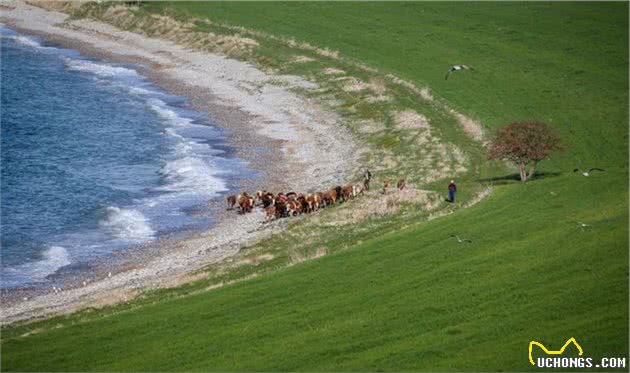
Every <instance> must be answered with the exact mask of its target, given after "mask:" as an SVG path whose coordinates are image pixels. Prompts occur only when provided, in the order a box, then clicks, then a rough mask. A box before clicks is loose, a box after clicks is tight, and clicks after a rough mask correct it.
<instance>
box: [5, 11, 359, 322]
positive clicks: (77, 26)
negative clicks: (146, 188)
mask: <svg viewBox="0 0 630 373" xmlns="http://www.w3.org/2000/svg"><path fill="white" fill-rule="evenodd" d="M3 5H4V7H3V13H2V17H1V19H2V22H3V23H5V24H7V26H9V27H11V28H13V29H15V30H17V31H19V32H24V33H27V34H34V35H38V36H41V37H42V38H43V39H44V40H46V41H51V42H54V43H57V44H59V45H61V46H63V47H65V48H70V49H75V50H78V51H79V52H80V53H81V54H82V55H85V56H88V57H96V58H99V59H103V60H106V61H114V62H123V63H136V64H141V65H143V66H146V68H142V69H141V73H142V74H143V75H145V76H147V77H148V78H149V80H150V81H152V82H153V83H154V84H156V85H157V86H158V87H160V88H161V89H164V90H166V91H168V92H173V93H175V94H177V95H181V96H185V97H186V98H188V99H189V100H190V104H191V106H192V107H193V108H195V109H196V110H199V111H202V112H204V113H208V115H209V119H210V121H211V122H212V123H213V124H216V126H217V127H219V128H222V129H223V130H225V132H226V133H225V135H226V143H227V144H228V145H230V146H231V147H232V148H233V149H234V150H235V156H236V157H238V158H240V159H244V160H246V161H247V162H249V165H248V168H250V169H254V170H260V171H262V175H260V177H259V178H257V179H256V181H255V182H248V181H245V182H241V183H239V184H241V185H240V187H241V190H248V191H250V192H252V191H255V190H257V189H267V190H275V191H280V190H282V191H289V190H296V191H303V192H307V191H313V190H316V189H317V188H329V187H330V186H332V185H333V184H335V183H341V182H342V181H343V180H344V179H345V178H347V177H349V176H350V175H352V173H353V171H354V170H355V169H356V163H357V157H358V152H357V151H356V146H355V145H354V143H353V141H352V138H351V136H350V135H349V133H347V132H346V131H344V130H343V127H341V126H339V125H337V123H338V122H339V121H340V119H339V117H338V116H337V115H336V114H335V113H331V112H327V111H324V110H323V109H322V108H321V107H320V106H319V105H317V104H316V103H314V102H313V101H312V100H308V99H306V98H304V97H301V96H299V95H297V94H295V93H293V92H291V91H290V89H286V88H284V86H285V85H288V86H289V88H301V89H313V88H315V87H316V86H315V85H314V84H313V83H310V82H307V81H305V80H303V79H301V78H299V77H295V76H280V75H269V74H266V73H264V72H262V71H260V70H257V69H256V68H254V67H253V66H251V65H249V64H247V63H244V62H240V61H237V60H230V59H227V58H225V57H222V56H219V55H215V54H211V53H204V52H197V51H190V50H187V49H185V48H182V47H179V46H177V45H175V44H173V43H171V42H168V41H163V40H160V39H154V38H148V37H145V36H143V35H139V34H133V33H129V32H125V31H119V30H117V29H115V28H114V27H112V26H110V25H107V24H104V23H100V22H95V21H86V20H76V21H70V22H68V23H66V27H60V26H58V25H59V24H62V23H63V22H66V21H67V18H68V15H66V14H63V13H58V12H51V11H47V10H43V9H41V8H37V7H33V6H30V5H26V4H24V3H21V2H11V3H7V4H3ZM5 9H6V10H5ZM68 26H71V27H68ZM278 81H281V82H282V83H284V84H283V85H282V86H279V85H278V83H277V82H278ZM252 87H256V88H255V89H252ZM305 123H306V124H307V125H304V124H305ZM331 128H334V131H330V129H331ZM333 133H334V135H333ZM261 149H263V151H262V152H261ZM213 203H215V204H217V207H218V206H220V205H222V203H223V200H222V198H217V199H215V200H213ZM215 210H216V211H221V209H220V208H217V209H215ZM262 215H263V214H262V212H261V211H259V210H257V211H255V212H254V213H252V214H247V215H236V214H235V213H234V212H233V211H232V212H231V213H230V212H225V211H224V212H222V213H218V214H217V215H216V216H213V218H214V219H215V220H216V224H215V225H214V226H213V227H212V228H211V229H210V230H207V231H202V232H196V233H191V234H190V235H189V236H188V237H186V238H184V239H175V240H173V239H168V238H167V239H164V240H159V241H154V242H150V243H148V244H145V245H141V247H140V248H138V249H135V248H134V249H132V250H131V252H130V253H126V254H123V256H128V257H129V259H131V260H130V261H129V262H128V263H129V264H127V265H125V266H124V267H123V268H117V269H116V271H115V272H114V271H112V276H111V277H108V270H107V269H105V268H102V269H98V268H97V269H95V270H94V271H93V272H92V275H91V276H90V277H91V278H88V279H87V280H86V279H81V280H78V281H76V282H75V284H74V287H71V288H69V289H64V291H62V292H60V293H53V292H48V293H47V292H46V291H43V290H42V291H38V292H37V293H29V294H20V293H19V292H16V294H14V295H13V296H10V297H8V296H6V295H4V294H3V296H2V303H3V307H2V315H1V322H2V323H3V324H7V323H11V322H15V321H18V320H27V319H36V318H42V317H48V316H50V315H52V314H62V313H69V312H73V311H77V310H80V309H82V308H85V307H98V306H105V305H109V304H115V303H118V302H123V301H128V300H130V299H131V298H133V297H134V296H136V295H138V294H139V293H141V292H142V291H143V290H148V289H154V288H164V287H173V286H177V285H179V284H182V283H185V282H188V281H192V280H194V279H195V278H196V277H195V276H196V275H195V274H194V273H193V272H194V271H196V270H198V269H200V268H202V267H205V266H207V265H209V264H212V263H216V262H219V261H221V260H223V259H225V258H228V257H230V256H233V255H235V254H237V253H238V252H239V249H240V247H242V246H244V245H248V244H251V243H253V242H256V241H258V240H260V239H263V238H264V237H268V236H270V235H271V234H273V233H274V232H277V231H279V230H281V229H283V227H284V226H286V222H285V221H277V222H274V223H272V224H267V225H265V226H263V225H262V221H263V216H262ZM235 227H236V228H235ZM110 271H111V269H110ZM82 281H86V285H85V286H81V283H82Z"/></svg>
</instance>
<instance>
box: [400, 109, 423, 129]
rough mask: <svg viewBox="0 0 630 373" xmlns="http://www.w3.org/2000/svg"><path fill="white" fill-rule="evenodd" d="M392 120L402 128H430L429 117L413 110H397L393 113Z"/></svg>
mask: <svg viewBox="0 0 630 373" xmlns="http://www.w3.org/2000/svg"><path fill="white" fill-rule="evenodd" d="M394 120H395V121H396V125H397V126H398V128H403V129H427V128H430V125H429V119H428V118H427V117H425V116H424V115H422V114H419V113H417V112H415V111H413V110H405V111H399V112H397V113H396V114H394Z"/></svg>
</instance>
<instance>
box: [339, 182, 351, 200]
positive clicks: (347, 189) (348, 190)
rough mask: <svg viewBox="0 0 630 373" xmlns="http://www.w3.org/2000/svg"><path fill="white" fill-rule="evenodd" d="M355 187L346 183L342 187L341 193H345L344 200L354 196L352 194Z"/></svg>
mask: <svg viewBox="0 0 630 373" xmlns="http://www.w3.org/2000/svg"><path fill="white" fill-rule="evenodd" d="M353 189H354V188H352V185H346V186H344V187H343V188H341V193H342V194H343V199H344V201H347V200H349V199H350V198H352V197H354V196H353V195H352V191H353Z"/></svg>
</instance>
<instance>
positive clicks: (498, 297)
mask: <svg viewBox="0 0 630 373" xmlns="http://www.w3.org/2000/svg"><path fill="white" fill-rule="evenodd" d="M147 7H148V10H150V11H155V12H162V11H165V8H168V10H167V11H168V12H169V13H170V14H175V15H177V16H185V15H191V16H195V17H208V18H210V19H212V20H214V21H221V22H227V23H229V24H233V25H242V26H245V27H248V28H252V29H257V30H262V31H266V32H268V33H272V34H275V35H282V36H287V37H294V38H295V39H297V40H300V41H307V42H309V43H312V44H314V45H318V46H322V47H329V48H332V49H336V50H339V51H340V52H341V54H343V55H347V56H350V57H351V58H353V59H355V60H357V61H362V62H364V63H366V64H368V65H369V66H372V67H375V68H378V69H381V70H383V71H385V72H392V73H394V74H396V75H398V76H401V77H403V78H405V79H408V80H410V81H413V82H416V83H418V84H419V85H425V84H426V85H429V86H430V87H431V88H432V90H433V92H434V95H435V96H438V97H439V98H442V99H444V100H445V101H447V102H449V103H450V104H451V105H453V106H454V107H456V108H457V109H458V110H460V111H462V112H464V113H466V114H468V115H471V116H473V117H475V118H478V119H480V120H481V121H482V122H483V123H484V124H485V125H486V126H488V127H496V126H497V125H500V124H503V123H505V122H509V121H512V120H521V119H530V118H533V119H540V120H544V121H547V122H549V123H550V124H551V125H553V126H554V127H556V128H557V129H558V130H559V131H560V132H561V133H562V135H563V137H564V138H565V140H566V142H567V143H569V144H570V146H571V147H570V149H569V151H567V152H566V153H564V154H562V155H560V156H558V157H554V159H553V160H551V161H548V162H546V163H544V164H543V171H545V172H547V177H544V178H539V179H536V180H534V181H533V182H531V183H527V184H521V183H518V182H515V181H513V180H511V179H504V180H500V179H497V180H495V181H494V183H495V188H494V192H493V194H492V195H491V196H490V197H489V198H488V199H486V200H484V201H483V202H482V203H480V204H478V205H476V206H474V207H471V208H468V209H464V210H458V211H457V212H455V213H454V214H452V215H450V216H447V217H443V218H439V219H435V220H432V221H429V222H424V221H421V220H420V219H418V220H414V221H411V222H409V221H405V223H404V225H405V226H404V227H402V226H397V225H396V224H392V225H388V226H384V227H383V228H382V229H381V230H379V231H378V234H376V232H375V231H372V232H371V234H370V233H367V234H366V233H357V232H362V229H363V232H364V231H365V229H366V227H367V228H369V222H364V223H361V224H359V226H358V227H356V228H355V229H354V231H353V232H349V233H348V234H347V236H346V238H345V241H344V240H341V241H335V242H334V245H336V246H339V247H341V246H343V247H347V249H345V250H340V251H337V252H335V253H334V254H332V255H328V256H325V257H322V258H319V259H315V260H311V261H307V262H304V263H301V264H297V265H294V266H290V267H284V268H281V269H276V270H272V271H270V273H268V274H265V275H264V276H259V277H256V278H253V279H250V280H247V281H242V282H239V283H236V284H232V285H229V286H225V287H223V288H220V289H215V290H213V291H201V292H200V291H195V292H192V291H191V292H190V294H191V295H188V296H180V297H170V296H168V294H169V293H168V292H164V293H161V294H160V297H161V298H152V300H151V301H150V302H144V303H142V301H140V302H138V303H136V304H132V305H130V306H119V307H115V308H112V309H108V310H104V311H92V312H86V313H82V314H80V315H76V316H70V317H63V318H56V319H52V320H48V321H44V322H37V323H31V324H25V325H16V326H12V327H9V328H4V329H3V330H2V333H3V334H2V345H1V347H2V368H3V369H4V370H20V371H43V370H45V371H88V370H96V371H164V370H179V371H184V370H186V371H204V370H220V371H226V370H234V371H276V370H282V371H289V370H291V371H298V370H299V371H405V370H415V371H418V370H431V371H435V370H441V371H453V370H469V371H477V370H480V371H498V370H505V371H526V370H535V369H537V368H534V367H532V366H531V365H530V364H529V362H528V360H527V345H528V343H529V341H530V340H532V339H534V340H537V341H540V342H543V343H544V344H545V345H547V346H548V347H550V348H559V347H560V345H561V344H562V343H564V341H566V340H567V339H568V338H569V337H575V338H576V339H577V340H578V341H579V343H580V344H581V345H582V347H583V348H584V353H585V355H586V356H592V357H594V358H596V359H599V358H600V357H602V356H620V357H626V358H627V357H628V328H627V326H628V246H627V245H628V147H627V145H628V144H627V141H628V106H627V102H628V20H627V14H628V4H627V3H607V4H604V3H598V4H589V3H475V4H466V3H424V2H423V3H313V4H310V3H283V4H273V3H264V4H259V3H179V2H178V3H173V4H168V3H149V4H148V5H147ZM455 63H466V64H469V65H472V66H474V67H475V68H476V72H474V73H470V74H467V73H462V74H459V73H457V74H454V75H453V76H452V77H451V78H450V79H449V80H448V81H445V80H444V73H445V70H446V68H448V66H450V65H452V64H455ZM443 125H444V124H443ZM444 133H447V134H448V132H447V131H445V132H444ZM449 140H451V141H456V142H457V143H458V144H459V143H461V142H463V141H464V140H463V139H461V138H460V137H457V134H453V137H452V138H449ZM577 165H581V166H585V167H590V166H598V167H602V168H605V169H607V172H605V173H601V174H596V175H594V176H592V177H588V178H586V177H582V176H579V175H576V174H573V173H572V172H570V170H571V169H572V168H573V167H575V166H577ZM477 176H478V174H477ZM485 176H487V175H486V174H483V175H482V177H485ZM477 182H479V180H477ZM326 213H328V212H326ZM392 221H393V222H394V223H396V222H397V220H396V218H392ZM577 221H580V222H584V223H587V224H589V225H590V227H588V228H585V229H580V228H579V226H578V224H577ZM451 234H458V235H460V236H461V237H466V238H470V239H472V240H473V242H472V243H470V244H459V243H457V241H455V240H454V239H453V238H450V235H451ZM358 238H360V240H361V241H360V242H357V239H358ZM267 244H268V245H273V243H267ZM204 286H205V285H204ZM202 288H203V286H201V287H197V288H195V289H196V290H199V289H202ZM176 292H177V291H176ZM180 292H181V290H180ZM180 294H183V292H181V293H180ZM156 299H158V300H157V301H156ZM159 299H162V300H159ZM33 332H34V333H33Z"/></svg>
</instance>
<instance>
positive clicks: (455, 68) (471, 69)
mask: <svg viewBox="0 0 630 373" xmlns="http://www.w3.org/2000/svg"><path fill="white" fill-rule="evenodd" d="M460 70H469V71H474V70H475V69H473V68H472V67H470V66H467V65H453V66H451V68H450V69H448V71H447V72H446V76H445V77H444V80H448V77H449V76H450V75H451V73H453V72H455V71H460Z"/></svg>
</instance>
